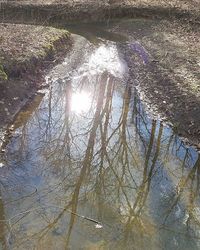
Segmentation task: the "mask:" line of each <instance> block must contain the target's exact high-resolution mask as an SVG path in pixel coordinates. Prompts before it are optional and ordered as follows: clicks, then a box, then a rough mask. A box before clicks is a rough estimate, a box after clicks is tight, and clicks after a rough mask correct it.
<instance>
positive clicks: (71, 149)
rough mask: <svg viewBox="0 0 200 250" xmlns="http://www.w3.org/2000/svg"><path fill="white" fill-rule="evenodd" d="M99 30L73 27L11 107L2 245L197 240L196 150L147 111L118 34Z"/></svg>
mask: <svg viewBox="0 0 200 250" xmlns="http://www.w3.org/2000/svg"><path fill="white" fill-rule="evenodd" d="M73 29H74V28H73ZM100 33H101V35H98V34H99V33H98V29H97V30H95V32H94V30H92V29H91V30H90V32H88V33H87V36H86V37H87V39H86V38H83V37H81V36H77V35H75V36H74V39H75V42H74V46H73V50H72V51H71V52H70V54H69V55H68V56H67V58H66V59H65V61H64V62H63V63H62V64H60V65H58V66H56V67H55V68H54V69H53V70H52V71H51V72H50V73H49V74H48V75H47V76H46V81H47V83H48V84H49V86H50V87H49V88H48V89H45V90H43V91H41V93H38V95H37V96H36V97H35V99H34V100H33V102H32V103H31V104H30V105H29V106H27V107H26V108H25V109H24V110H22V112H21V113H19V115H18V116H17V117H16V120H15V123H14V131H13V136H12V138H11V139H10V141H9V143H8V144H7V146H6V148H5V153H4V154H2V155H1V161H2V163H1V169H0V176H1V177H0V183H1V200H0V209H1V210H0V220H1V221H0V240H1V245H2V249H4V248H5V249H42V250H45V249H49V250H50V249H59V250H61V249H73V250H78V249H84V250H93V249H94V250H95V249H113V250H114V249H119V250H122V249H124V250H125V249H131V250H132V249H137V250H138V249H153V250H156V249H182V250H184V249H200V208H199V177H200V157H199V155H198V153H197V152H196V151H195V150H194V149H193V148H191V147H187V146H185V145H184V144H183V142H182V141H181V140H180V139H179V137H178V136H177V135H176V134H175V133H174V132H173V131H172V130H171V129H170V128H169V127H166V126H164V125H163V124H162V123H161V122H160V121H157V120H152V119H151V118H150V117H149V116H148V114H147V113H146V112H145V109H144V107H143V104H142V103H141V101H140V98H139V96H138V93H137V91H136V90H135V88H134V84H133V82H134V81H131V83H130V79H129V72H128V67H127V65H126V62H125V61H124V59H123V55H122V54H121V51H120V50H119V44H120V43H121V42H126V41H125V40H126V39H125V38H124V37H122V36H116V35H114V34H113V36H112V34H109V33H107V32H106V31H105V32H104V33H102V31H101V32H100ZM85 34H86V32H85ZM91 34H92V35H91ZM102 34H103V35H102ZM108 34H109V36H108ZM88 36H89V37H90V39H89V38H88ZM106 36H107V37H106ZM105 37H106V39H105ZM108 37H109V38H108ZM110 37H111V38H112V39H111V38H110ZM88 39H89V40H90V41H89V40H88ZM136 52H137V51H136ZM136 52H134V51H133V53H136Z"/></svg>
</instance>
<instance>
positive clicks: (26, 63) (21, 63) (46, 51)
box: [0, 24, 72, 126]
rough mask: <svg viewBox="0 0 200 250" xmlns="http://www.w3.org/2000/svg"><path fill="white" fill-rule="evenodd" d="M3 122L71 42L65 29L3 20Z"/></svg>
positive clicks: (0, 53)
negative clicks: (11, 22) (7, 22)
mask: <svg viewBox="0 0 200 250" xmlns="http://www.w3.org/2000/svg"><path fill="white" fill-rule="evenodd" d="M0 30H1V34H0V62H1V76H0V126H3V125H5V124H6V123H8V122H9V121H11V120H12V117H13V115H14V114H15V113H16V112H17V111H18V110H19V109H20V107H21V106H23V105H24V103H25V102H26V100H27V99H28V98H29V97H30V96H31V95H32V94H33V93H34V92H35V90H36V89H37V88H39V87H40V86H41V84H42V83H43V82H44V79H43V70H45V69H47V68H49V67H50V66H51V65H54V64H55V63H56V62H57V61H58V60H59V58H60V57H61V56H62V55H63V54H65V53H66V51H67V50H68V49H69V47H70V44H71V43H72V41H71V38H70V34H69V33H68V32H67V31H64V30H57V29H54V28H46V27H41V26H37V27H35V26H30V25H14V24H0Z"/></svg>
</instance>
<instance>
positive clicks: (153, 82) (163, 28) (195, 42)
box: [111, 20, 200, 148]
mask: <svg viewBox="0 0 200 250" xmlns="http://www.w3.org/2000/svg"><path fill="white" fill-rule="evenodd" d="M111 30H112V31H115V32H120V34H124V35H126V36H128V37H129V42H128V44H127V43H126V44H123V45H122V46H120V48H119V49H120V50H121V51H122V52H123V53H124V55H125V59H126V61H127V62H128V65H129V68H130V74H131V81H132V82H133V84H135V85H136V87H137V89H138V90H139V92H140V95H141V98H142V99H143V101H144V102H145V103H146V106H147V108H148V109H149V110H150V112H151V114H152V115H153V116H155V117H156V118H158V117H160V118H161V119H162V120H163V121H165V122H167V123H169V124H171V125H173V128H174V130H176V132H177V133H178V134H179V135H180V136H183V137H187V138H189V141H190V142H192V144H195V145H196V146H197V147H198V148H200V126H199V124H200V71H199V69H200V50H199V48H200V29H199V27H198V26H194V25H190V24H187V23H185V24H183V23H180V22H178V21H176V22H168V21H166V20H165V21H164V20H162V21H159V22H158V21H149V20H148V21H147V20H143V22H142V21H141V20H138V21H137V20H134V21H133V22H132V25H130V22H128V21H124V22H120V23H118V24H117V25H114V26H113V27H112V29H111Z"/></svg>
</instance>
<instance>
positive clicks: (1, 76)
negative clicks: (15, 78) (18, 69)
mask: <svg viewBox="0 0 200 250" xmlns="http://www.w3.org/2000/svg"><path fill="white" fill-rule="evenodd" d="M0 80H8V76H7V74H6V72H5V71H4V68H3V65H2V64H0Z"/></svg>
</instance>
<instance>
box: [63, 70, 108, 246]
mask: <svg viewBox="0 0 200 250" xmlns="http://www.w3.org/2000/svg"><path fill="white" fill-rule="evenodd" d="M104 76H106V75H104ZM102 80H103V81H101V82H100V83H99V85H100V86H99V93H98V99H97V105H96V111H95V115H94V120H93V125H92V129H91V132H90V136H89V140H88V146H87V149H86V153H85V157H84V159H83V163H82V168H81V171H80V175H79V178H78V180H77V182H76V187H75V190H74V193H73V196H72V213H76V210H77V206H78V198H79V192H80V188H81V185H82V183H83V180H84V179H85V176H86V173H87V171H89V169H90V166H91V162H92V158H93V150H94V144H95V137H96V131H97V128H98V126H99V124H100V122H101V118H102V117H101V111H102V107H103V102H104V93H105V89H106V81H105V79H102ZM74 221H75V216H74V215H72V216H71V218H70V223H69V224H70V226H69V230H68V233H67V239H66V247H65V248H66V249H67V247H68V244H69V240H70V236H71V232H72V228H73V224H74Z"/></svg>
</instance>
